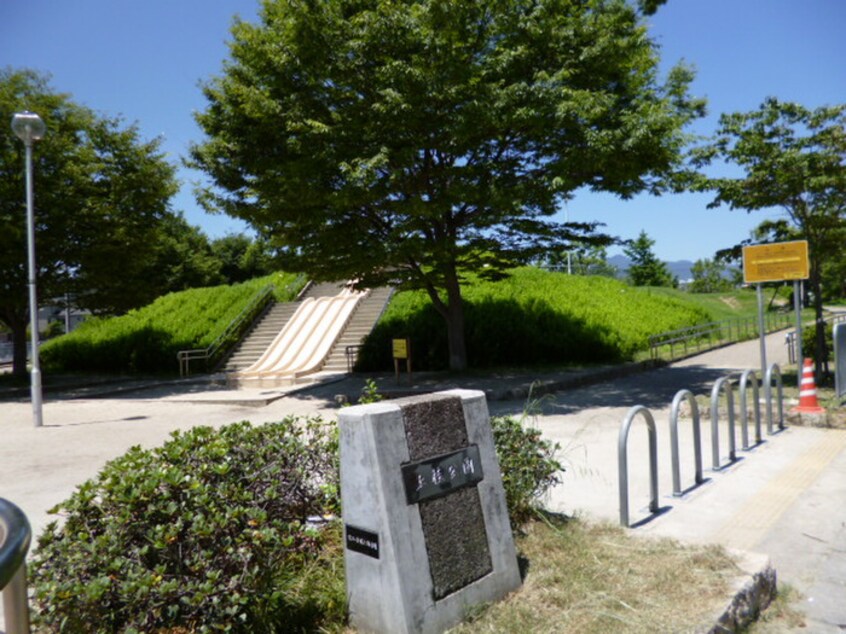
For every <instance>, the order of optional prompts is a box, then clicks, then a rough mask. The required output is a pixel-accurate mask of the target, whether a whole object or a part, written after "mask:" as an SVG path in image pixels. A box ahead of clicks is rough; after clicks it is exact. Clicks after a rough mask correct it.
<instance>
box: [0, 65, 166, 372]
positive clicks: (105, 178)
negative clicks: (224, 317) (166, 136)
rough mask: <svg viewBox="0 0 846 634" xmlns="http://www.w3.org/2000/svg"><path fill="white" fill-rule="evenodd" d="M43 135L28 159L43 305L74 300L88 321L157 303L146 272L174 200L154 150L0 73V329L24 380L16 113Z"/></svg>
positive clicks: (131, 130) (13, 73)
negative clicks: (42, 127) (90, 316)
mask: <svg viewBox="0 0 846 634" xmlns="http://www.w3.org/2000/svg"><path fill="white" fill-rule="evenodd" d="M23 110H30V111H32V112H35V113H37V114H38V115H40V116H41V118H42V119H43V120H44V122H45V123H46V125H47V133H46V135H45V137H44V139H43V140H41V141H37V142H36V144H35V145H34V149H33V163H34V165H33V172H34V184H35V185H34V190H35V250H36V260H37V264H38V271H37V288H38V295H39V299H40V303H41V304H44V303H47V302H49V301H51V300H52V299H54V298H64V297H65V296H66V295H71V296H72V297H74V298H75V300H74V301H75V304H76V305H78V306H79V307H81V308H87V309H90V310H93V311H108V312H120V311H124V310H127V309H129V308H132V307H134V306H138V305H140V304H142V303H145V302H146V301H149V300H150V299H151V297H150V296H151V295H153V296H154V291H155V289H153V288H151V286H150V285H149V283H148V279H147V277H145V275H144V270H145V266H146V264H145V263H146V262H147V258H148V256H149V254H150V252H151V249H152V248H154V246H155V244H156V239H155V238H156V231H157V227H158V223H159V222H160V221H161V220H162V219H163V218H164V217H166V216H167V215H168V214H169V210H168V201H169V199H170V197H171V195H172V194H173V193H174V192H175V190H176V182H175V180H174V168H173V166H171V165H170V164H169V163H168V162H167V161H166V160H165V159H164V157H163V155H162V154H161V152H160V150H159V142H158V141H157V140H153V141H143V140H141V139H140V138H139V134H138V130H137V128H136V127H134V126H124V125H122V123H121V122H120V121H119V120H116V119H113V118H108V117H104V116H99V115H96V114H95V113H94V112H93V111H91V110H89V109H88V108H85V107H83V106H80V105H78V104H75V103H74V102H73V101H72V100H71V99H70V97H69V96H68V95H65V94H59V93H56V92H55V91H53V90H52V89H51V88H50V86H49V84H48V81H47V79H46V78H45V77H44V76H43V75H40V74H38V73H35V72H32V71H26V70H13V69H9V68H6V69H0V121H2V122H5V123H4V125H5V126H6V127H5V131H4V132H0V322H2V323H3V324H5V325H6V326H7V327H8V328H9V330H10V331H11V332H12V335H13V342H14V350H15V352H14V360H13V371H14V372H15V373H17V374H24V373H25V372H26V349H25V343H26V328H27V324H28V321H29V306H28V302H27V267H26V262H27V256H26V206H25V186H24V182H25V181H24V177H25V170H24V145H23V143H22V142H21V141H19V140H18V139H17V138H16V137H15V136H14V135H13V134H12V132H11V130H10V128H9V124H10V122H11V120H12V116H13V114H14V113H15V112H20V111H23Z"/></svg>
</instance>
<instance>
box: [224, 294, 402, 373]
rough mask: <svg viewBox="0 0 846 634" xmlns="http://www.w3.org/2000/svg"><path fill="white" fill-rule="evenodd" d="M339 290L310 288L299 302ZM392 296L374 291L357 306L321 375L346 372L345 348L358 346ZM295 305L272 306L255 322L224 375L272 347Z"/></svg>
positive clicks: (245, 364)
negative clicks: (323, 373)
mask: <svg viewBox="0 0 846 634" xmlns="http://www.w3.org/2000/svg"><path fill="white" fill-rule="evenodd" d="M342 288H343V284H338V283H336V282H328V283H321V284H312V285H311V286H309V288H308V289H307V290H306V292H305V293H304V294H303V295H302V298H301V299H305V298H307V297H314V298H318V297H333V296H335V295H337V294H338V293H339V292H340V291H341V289H342ZM391 292H392V291H391V289H387V288H379V289H375V290H373V291H371V293H370V295H369V296H368V297H367V298H366V299H365V300H363V301H362V302H361V303H360V304H359V306H358V308H357V309H356V312H355V313H354V314H353V316H352V318H351V319H350V322H349V324H348V325H347V328H346V329H345V330H344V332H343V333H342V334H341V336H340V338H339V339H338V341H337V342H336V343H335V345H334V346H333V348H332V350H331V352H330V353H329V356H328V357H327V361H326V363H325V364H324V366H323V369H322V371H323V372H346V371H347V360H346V354H345V350H346V347H347V346H348V345H357V344H360V343H361V341H362V340H363V339H364V337H366V336H367V335H368V334H369V333H370V331H371V330H372V329H373V326H375V325H376V320H377V319H378V318H379V315H381V314H382V311H383V310H384V308H385V305H386V304H387V302H388V299H389V298H390V296H391ZM298 305H299V303H298V302H284V303H277V304H272V305H271V306H270V308H269V309H268V310H267V311H266V312H265V313H264V315H262V316H261V317H260V318H259V319H258V320H256V323H255V324H254V325H253V328H252V330H250V331H249V332H248V333H247V335H246V336H245V337H244V338H243V339H242V340H241V343H240V344H238V345H237V346H236V347H235V350H234V351H233V352H232V354H231V355H230V357H229V359H227V361H226V364H225V365H224V367H223V371H224V372H227V373H229V372H237V371H239V370H243V369H245V368H248V367H250V366H251V365H252V364H253V363H255V362H256V361H257V360H258V359H259V357H260V356H261V355H262V353H264V351H265V350H267V347H268V346H269V345H270V344H271V343H273V340H274V339H275V338H276V335H277V334H279V332H280V331H281V330H282V328H284V327H285V324H286V323H288V320H290V319H291V317H292V316H293V314H294V312H295V311H296V310H297V306H298Z"/></svg>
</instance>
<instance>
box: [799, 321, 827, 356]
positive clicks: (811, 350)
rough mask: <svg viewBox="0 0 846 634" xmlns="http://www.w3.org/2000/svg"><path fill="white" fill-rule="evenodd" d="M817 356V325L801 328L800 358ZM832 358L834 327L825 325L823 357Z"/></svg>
mask: <svg viewBox="0 0 846 634" xmlns="http://www.w3.org/2000/svg"><path fill="white" fill-rule="evenodd" d="M816 357H817V327H816V324H811V325H809V326H804V327H803V328H802V358H803V359H816ZM832 360H834V327H833V326H832V325H831V324H826V325H825V359H824V361H832Z"/></svg>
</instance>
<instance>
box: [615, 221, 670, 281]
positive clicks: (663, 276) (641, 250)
mask: <svg viewBox="0 0 846 634" xmlns="http://www.w3.org/2000/svg"><path fill="white" fill-rule="evenodd" d="M654 245H655V240H653V239H652V238H650V237H649V236H648V235H647V234H646V232H645V231H641V232H640V234H638V236H637V239H635V240H632V241H630V242H629V243H628V244H627V245H626V247H625V248H624V249H623V253H624V254H625V255H626V257H628V258H629V259H630V260H631V265H630V266H629V269H628V271H626V278H627V279H628V281H629V283H630V284H631V285H632V286H676V285H677V281H676V279H675V278H674V277H673V275H672V273H670V269H669V268H668V267H667V264H666V262H662V261H661V260H659V259H658V256H656V255H655V253H654V252H653V251H652V247H653V246H654Z"/></svg>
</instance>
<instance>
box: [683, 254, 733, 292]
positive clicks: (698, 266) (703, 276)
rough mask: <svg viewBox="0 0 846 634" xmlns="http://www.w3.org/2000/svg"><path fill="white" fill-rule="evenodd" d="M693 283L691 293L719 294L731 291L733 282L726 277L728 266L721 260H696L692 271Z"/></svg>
mask: <svg viewBox="0 0 846 634" xmlns="http://www.w3.org/2000/svg"><path fill="white" fill-rule="evenodd" d="M690 273H691V275H692V276H693V281H692V282H691V283H690V286H688V290H689V291H690V292H691V293H717V292H720V291H727V290H731V288H732V282H731V280H730V279H729V278H728V277H726V265H725V263H723V262H721V261H720V260H717V259H714V260H711V259H708V258H703V259H701V260H696V262H694V263H693V266H692V267H691V269H690Z"/></svg>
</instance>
